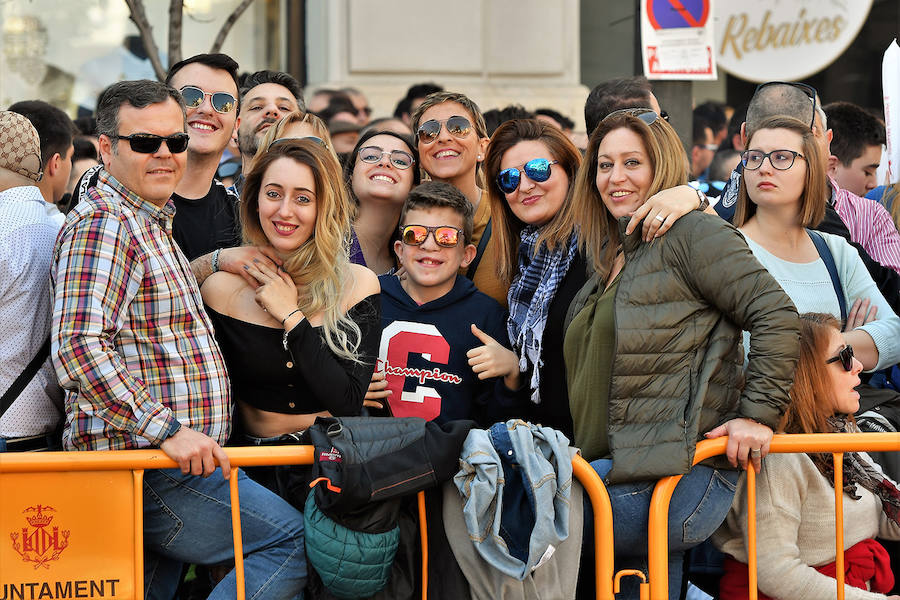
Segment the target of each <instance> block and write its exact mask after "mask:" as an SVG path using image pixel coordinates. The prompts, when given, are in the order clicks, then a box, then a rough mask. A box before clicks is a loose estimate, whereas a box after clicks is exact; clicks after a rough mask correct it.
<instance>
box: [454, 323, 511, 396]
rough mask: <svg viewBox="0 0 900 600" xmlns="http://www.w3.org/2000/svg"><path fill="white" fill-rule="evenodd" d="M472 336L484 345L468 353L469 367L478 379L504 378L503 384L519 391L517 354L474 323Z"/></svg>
mask: <svg viewBox="0 0 900 600" xmlns="http://www.w3.org/2000/svg"><path fill="white" fill-rule="evenodd" d="M472 334H473V335H474V336H475V337H477V338H478V339H479V340H480V341H481V343H483V344H484V346H479V347H477V348H472V349H471V350H469V351H468V352H466V356H467V357H468V358H469V366H470V367H472V371H473V372H474V373H475V374H476V375H478V379H488V378H489V377H503V383H504V384H505V385H506V387H507V388H509V389H511V390H515V389H518V387H519V359H518V357H517V356H516V355H515V353H513V352H512V350H509V349H507V348H505V347H503V345H502V344H500V343H499V342H497V340H495V339H494V338H492V337H491V336H489V335H488V334H486V333H485V332H483V331H482V330H480V329H478V327H477V326H476V325H475V324H474V323H472Z"/></svg>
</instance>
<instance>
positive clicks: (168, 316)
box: [50, 170, 230, 450]
mask: <svg viewBox="0 0 900 600" xmlns="http://www.w3.org/2000/svg"><path fill="white" fill-rule="evenodd" d="M174 214H175V208H174V206H173V204H172V202H171V201H170V202H168V203H167V204H166V205H165V206H163V207H162V208H159V207H157V206H155V205H153V204H151V203H150V202H147V201H145V200H142V199H141V198H140V197H138V196H137V195H135V194H134V193H132V192H131V191H129V190H128V189H126V188H125V187H124V186H123V185H122V184H120V183H119V182H118V181H117V180H116V179H115V178H114V177H113V176H112V175H110V174H109V173H107V172H106V171H102V170H101V171H100V178H99V181H98V183H97V186H96V187H92V188H90V189H88V190H87V192H86V194H85V195H84V196H82V201H81V202H80V203H79V204H78V205H77V206H76V207H75V209H73V210H72V212H71V213H69V215H68V217H67V218H66V223H65V225H64V226H63V229H62V231H61V232H60V234H59V237H58V239H57V242H56V249H55V250H54V256H53V260H54V266H53V268H52V269H51V276H50V278H51V284H52V287H53V292H54V304H53V327H52V333H51V335H52V349H51V356H52V358H53V365H54V367H55V368H56V373H57V375H58V377H59V381H60V385H62V387H63V388H64V389H65V390H66V428H65V432H64V435H63V439H64V441H65V444H66V448H68V449H78V450H119V449H127V448H142V447H148V446H158V445H159V444H160V443H161V442H162V441H163V440H165V439H166V438H168V437H169V436H171V435H172V434H174V433H175V432H176V431H177V430H178V428H179V423H180V424H181V425H184V426H185V427H190V428H191V429H194V430H196V431H200V432H202V433H205V434H206V435H208V436H210V437H211V438H212V439H214V440H216V441H217V442H219V443H220V444H222V443H224V442H225V439H226V438H227V437H228V434H229V427H230V417H229V407H230V390H229V383H228V376H227V373H226V370H225V362H224V361H223V359H222V355H221V353H220V351H219V346H218V344H217V343H216V340H215V338H214V337H213V334H212V325H211V323H210V321H209V318H208V317H207V315H206V312H205V311H204V309H203V301H202V300H201V298H200V290H199V289H198V287H197V280H196V279H195V278H194V275H193V272H192V271H191V267H190V264H189V263H188V260H187V259H186V258H185V256H184V254H182V252H181V250H179V249H178V247H177V246H176V244H175V242H174V241H173V240H172V216H173V215H174Z"/></svg>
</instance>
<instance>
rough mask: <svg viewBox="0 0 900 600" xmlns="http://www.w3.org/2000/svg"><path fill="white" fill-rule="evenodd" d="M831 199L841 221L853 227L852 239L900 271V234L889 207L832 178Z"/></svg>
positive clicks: (878, 258) (851, 228) (875, 258)
mask: <svg viewBox="0 0 900 600" xmlns="http://www.w3.org/2000/svg"><path fill="white" fill-rule="evenodd" d="M830 183H831V188H832V190H833V193H832V195H831V201H832V203H833V204H834V209H835V210H836V211H837V213H838V215H840V217H841V221H843V222H844V225H846V226H847V229H849V230H850V239H852V240H853V241H854V242H856V243H857V244H859V245H860V246H862V247H863V249H864V250H865V251H866V253H867V254H868V255H869V256H871V257H872V258H873V259H874V260H876V261H877V262H878V263H880V264H881V265H882V266H885V267H888V268H891V269H893V270H894V271H897V272H898V273H900V233H898V232H897V227H896V226H895V225H894V220H893V219H892V218H891V215H890V213H889V212H888V211H887V210H885V208H884V207H883V206H882V205H881V204H879V203H878V202H875V201H874V200H869V199H868V198H861V197H859V196H857V195H856V194H854V193H853V192H851V191H849V190H844V189H841V188H840V186H838V184H837V183H836V182H835V181H834V179H830Z"/></svg>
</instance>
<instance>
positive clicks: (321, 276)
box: [201, 139, 381, 505]
mask: <svg viewBox="0 0 900 600" xmlns="http://www.w3.org/2000/svg"><path fill="white" fill-rule="evenodd" d="M351 206H352V205H351V203H350V200H349V198H348V197H347V192H346V190H345V188H344V185H343V181H342V180H341V171H340V166H339V165H338V162H337V159H336V158H335V157H334V155H333V154H332V153H331V152H330V151H329V150H328V149H326V148H325V147H324V146H322V144H321V143H319V141H317V140H311V139H295V140H284V141H282V142H279V143H273V144H270V145H269V147H268V150H267V151H266V152H265V153H264V154H262V155H260V156H258V157H257V158H256V159H255V161H254V163H253V167H252V169H251V170H250V173H249V174H248V175H247V180H246V183H245V184H244V191H243V195H242V201H241V224H242V227H243V231H244V239H245V241H246V242H247V243H250V244H255V245H265V244H269V245H271V246H272V247H273V248H274V250H275V253H276V254H277V255H278V257H279V259H280V260H281V261H282V266H281V267H280V268H279V269H277V270H276V269H274V268H270V267H269V266H268V265H266V264H264V263H262V262H256V261H255V262H254V263H253V264H252V265H248V266H247V267H245V269H246V271H247V273H248V274H249V275H250V276H251V277H252V278H253V279H254V280H255V281H256V285H255V286H251V285H250V284H249V283H247V282H246V281H245V280H244V278H242V277H239V276H237V275H232V274H230V273H225V272H217V273H214V274H213V275H211V276H210V277H209V278H208V279H206V281H205V282H204V283H203V286H202V287H201V293H202V294H203V299H204V302H205V303H206V306H207V310H208V312H209V314H210V317H211V320H212V321H213V325H214V326H215V329H216V338H217V340H218V342H219V344H220V346H221V348H222V354H223V356H224V357H225V362H226V364H227V366H228V373H229V375H230V377H231V382H232V386H233V395H234V398H235V401H236V407H235V431H234V433H233V438H232V439H233V440H234V441H236V442H237V443H238V444H240V445H278V444H296V443H298V442H299V440H300V439H301V436H302V433H303V432H304V431H305V430H306V429H307V428H308V427H309V426H310V425H312V424H313V422H314V421H315V418H316V416H319V415H329V414H330V415H334V416H352V415H359V414H360V412H361V411H362V406H363V397H364V395H365V393H366V389H367V387H368V384H369V380H370V379H371V377H372V371H373V369H374V366H375V355H376V352H377V345H378V340H379V337H380V332H381V314H380V313H381V311H380V299H379V298H380V297H379V293H380V286H379V284H378V279H377V278H376V277H375V275H374V273H372V271H370V270H369V269H366V268H365V267H362V266H359V265H353V264H351V263H350V262H349V260H348V256H347V253H346V249H345V248H346V240H347V239H348V237H349V234H350V212H351ZM295 471H296V470H295V469H292V468H286V469H285V468H281V467H275V468H273V469H267V470H264V471H262V472H261V473H260V472H258V473H256V474H253V473H251V476H253V477H258V478H259V480H260V483H262V484H263V485H266V486H268V487H270V488H271V489H273V490H274V491H276V492H278V493H279V494H281V495H284V496H285V497H286V499H288V500H289V501H292V502H294V503H295V505H296V504H297V502H296V501H297V498H295V497H292V496H291V495H290V494H289V493H288V490H287V489H286V488H285V485H286V484H288V483H289V482H290V479H289V478H284V477H281V476H278V475H277V473H279V472H288V473H292V472H295Z"/></svg>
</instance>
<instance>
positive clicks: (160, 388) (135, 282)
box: [50, 80, 306, 600]
mask: <svg viewBox="0 0 900 600" xmlns="http://www.w3.org/2000/svg"><path fill="white" fill-rule="evenodd" d="M186 125H187V124H186V119H185V110H184V105H183V104H182V97H181V94H180V93H179V91H178V90H176V89H174V88H172V87H170V86H166V85H164V84H162V83H159V82H156V81H149V80H140V81H124V82H119V83H115V84H113V85H111V86H110V87H109V88H107V89H106V90H105V91H104V93H103V94H102V96H101V99H100V102H99V107H98V113H97V129H98V131H99V133H100V140H99V144H100V154H101V156H102V158H103V164H104V165H105V168H101V169H100V171H99V173H98V174H97V179H96V183H95V184H94V185H92V186H90V187H89V188H88V189H87V190H86V192H85V193H84V195H83V197H82V199H81V202H79V203H78V205H76V206H75V208H73V209H72V211H70V212H69V214H68V215H67V217H66V222H65V225H64V226H63V229H62V231H61V232H60V234H59V237H58V238H57V242H56V248H55V250H54V253H53V263H54V264H53V265H52V266H51V287H52V289H53V293H54V304H53V306H54V310H53V318H52V326H51V342H52V343H51V352H50V354H51V358H52V360H53V365H54V367H55V370H56V374H57V377H58V378H59V381H60V385H61V386H62V387H63V389H64V390H65V391H66V400H65V410H66V417H67V418H66V429H65V431H64V432H63V443H64V445H65V447H66V449H67V450H128V449H134V448H159V449H161V450H162V451H163V452H164V453H166V455H168V456H169V457H170V458H171V459H172V460H174V461H175V462H176V463H177V464H178V466H179V467H180V468H176V469H164V470H152V471H147V472H146V473H145V474H144V482H143V489H144V494H145V497H144V503H143V505H144V515H143V516H144V546H145V550H146V559H145V562H144V567H145V575H144V586H145V589H144V590H143V592H144V594H145V596H146V597H159V598H163V597H165V598H171V597H173V595H174V592H175V587H176V586H177V584H178V581H179V579H180V575H181V561H189V562H194V563H198V564H209V563H219V562H223V561H227V560H230V559H233V557H234V549H233V542H232V539H231V533H230V523H231V501H230V493H229V487H230V486H229V483H228V482H227V481H226V479H227V478H228V477H237V482H238V489H239V494H240V506H241V512H242V517H241V521H242V530H243V543H244V546H243V548H244V552H245V555H246V557H245V559H244V571H245V580H246V585H247V594H248V595H249V596H250V597H254V598H259V599H262V598H271V599H277V600H282V599H284V600H287V599H289V598H294V597H297V596H299V595H300V594H301V593H302V589H303V585H304V583H305V578H306V561H305V557H304V552H303V520H302V515H300V514H299V513H298V512H297V511H296V510H294V509H293V508H292V507H291V506H290V505H288V504H287V503H286V502H285V501H284V500H282V499H281V498H278V497H277V496H275V495H274V494H273V493H271V492H270V491H269V490H267V489H265V488H263V487H262V486H260V485H258V484H256V483H255V482H253V481H251V480H249V479H247V477H246V476H245V475H244V474H243V472H240V473H237V474H232V473H231V471H230V465H229V461H228V456H227V455H226V454H225V452H224V451H223V450H222V448H221V445H222V444H224V443H225V440H226V439H227V438H228V435H229V433H230V429H231V417H230V414H231V393H230V383H229V380H228V374H227V372H226V367H225V362H224V359H223V358H222V355H221V352H220V350H219V346H218V343H217V342H216V339H215V337H214V335H213V330H212V324H211V323H210V321H209V318H208V317H207V315H206V313H205V311H204V307H203V301H202V298H201V296H200V290H199V287H198V285H197V280H196V279H195V277H194V275H193V274H192V273H191V266H190V264H189V263H188V260H187V258H186V257H185V256H184V254H183V253H182V252H181V250H180V249H179V248H178V246H177V245H176V244H175V243H174V241H173V239H172V234H171V231H172V219H173V215H174V212H175V207H174V204H173V202H172V201H171V200H170V198H171V196H172V193H173V191H174V190H175V188H176V186H177V185H178V183H179V182H180V180H181V177H182V176H183V174H184V172H185V163H186V161H187V152H186V151H187V144H185V141H184V135H185V133H186V132H185V129H186ZM210 475H212V476H211V477H210ZM248 509H250V510H248ZM260 515H264V518H261V517H260ZM172 532H175V533H172ZM234 585H235V579H234V574H233V573H232V574H230V575H229V576H227V577H226V578H225V579H224V580H222V581H221V582H220V583H219V586H221V589H216V590H213V595H215V596H217V597H218V596H227V595H231V594H233V590H234Z"/></svg>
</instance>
